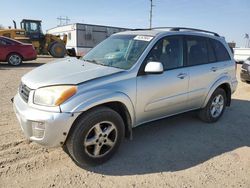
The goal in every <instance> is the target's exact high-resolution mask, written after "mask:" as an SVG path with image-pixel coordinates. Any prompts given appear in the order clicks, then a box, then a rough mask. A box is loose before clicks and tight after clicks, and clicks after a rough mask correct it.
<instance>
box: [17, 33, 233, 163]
mask: <svg viewBox="0 0 250 188" xmlns="http://www.w3.org/2000/svg"><path fill="white" fill-rule="evenodd" d="M235 74H236V73H235V62H234V60H233V55H232V53H231V50H230V48H229V46H228V45H227V43H226V42H225V40H224V38H223V37H220V36H219V35H218V34H216V33H213V32H209V31H204V30H197V29H189V28H170V29H164V28H158V29H152V30H133V31H126V32H122V33H118V34H114V35H112V36H111V37H109V38H108V39H106V40H105V41H103V42H102V43H100V44H99V45H97V46H96V47H95V48H93V49H92V50H91V51H90V52H89V53H88V54H86V55H85V56H84V57H82V58H80V59H76V58H72V57H68V58H65V59H62V60H57V61H54V62H52V63H48V64H46V65H43V66H40V67H39V68H36V69H34V70H32V71H31V72H29V73H27V74H26V75H24V76H23V77H22V79H21V84H20V88H19V92H18V94H17V95H16V96H15V97H14V100H13V102H14V110H15V112H16V116H17V118H18V120H19V122H20V124H21V128H22V130H23V132H24V134H25V136H26V137H27V138H28V139H30V140H32V141H34V142H37V143H39V144H42V145H45V146H50V147H55V146H62V147H63V148H64V149H65V150H66V151H67V152H68V153H69V155H70V156H71V157H72V158H73V159H74V161H75V162H76V163H77V164H78V165H80V166H84V165H86V164H87V165H90V164H92V165H93V164H100V163H103V162H105V161H107V160H108V159H109V158H111V156H112V155H113V154H114V153H115V151H116V150H117V149H118V147H119V145H120V143H121V141H122V139H123V138H124V137H125V136H126V137H128V138H132V128H134V127H136V126H138V125H141V124H144V123H146V122H149V121H153V120H157V119H161V118H164V117H168V116H172V115H175V114H179V113H183V112H187V111H191V110H198V114H199V117H200V118H201V119H202V120H203V121H205V122H209V123H211V122H215V121H217V120H218V119H219V118H220V117H221V115H222V114H223V112H224V110H225V107H226V106H229V105H230V102H231V95H232V93H233V92H234V91H235V89H236V86H237V80H236V76H235Z"/></svg>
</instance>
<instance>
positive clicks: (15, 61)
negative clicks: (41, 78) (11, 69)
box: [7, 53, 23, 66]
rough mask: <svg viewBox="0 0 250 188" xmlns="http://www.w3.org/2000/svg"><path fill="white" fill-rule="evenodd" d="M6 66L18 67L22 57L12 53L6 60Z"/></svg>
mask: <svg viewBox="0 0 250 188" xmlns="http://www.w3.org/2000/svg"><path fill="white" fill-rule="evenodd" d="M7 61H8V64H9V65H11V66H19V65H21V64H22V62H23V59H22V57H21V56H20V55H19V54H17V53H12V54H10V55H9V56H8V58H7Z"/></svg>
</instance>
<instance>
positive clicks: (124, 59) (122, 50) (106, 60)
mask: <svg viewBox="0 0 250 188" xmlns="http://www.w3.org/2000/svg"><path fill="white" fill-rule="evenodd" d="M152 38H153V37H151V36H141V35H114V36H111V37H109V38H108V39H106V40H104V41H103V42H101V43H100V44H99V45H97V46H96V47H95V48H93V49H92V50H91V51H90V52H89V53H87V54H86V55H85V56H83V57H82V58H81V59H82V60H84V61H88V62H91V63H96V64H100V65H104V66H110V67H116V68H119V69H126V70H127V69H130V68H131V67H132V66H133V65H134V64H135V63H136V61H137V60H138V58H139V57H140V55H141V54H142V53H143V51H144V50H145V48H146V47H147V45H148V44H149V42H150V41H151V40H152Z"/></svg>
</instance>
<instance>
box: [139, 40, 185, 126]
mask: <svg viewBox="0 0 250 188" xmlns="http://www.w3.org/2000/svg"><path fill="white" fill-rule="evenodd" d="M183 59H184V58H183V38H182V37H181V36H170V37H165V38H163V39H160V40H159V41H158V42H157V43H156V45H155V46H154V47H153V48H152V50H151V52H150V53H149V54H148V56H147V58H146V59H145V62H144V63H143V64H144V65H143V64H142V66H144V67H145V65H146V64H147V62H150V61H157V62H161V63H162V64H163V68H164V72H163V73H161V74H147V73H145V72H141V73H139V74H138V77H137V103H136V117H137V120H136V121H137V125H138V124H142V123H144V122H147V121H151V120H154V119H159V118H162V117H165V116H169V115H172V114H176V113H180V112H183V111H186V110H187V97H188V82H189V72H188V67H184V61H183ZM144 67H142V70H144Z"/></svg>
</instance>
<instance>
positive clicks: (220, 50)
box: [210, 39, 231, 61]
mask: <svg viewBox="0 0 250 188" xmlns="http://www.w3.org/2000/svg"><path fill="white" fill-rule="evenodd" d="M210 41H211V43H212V46H213V48H214V51H215V55H216V59H217V61H228V60H230V59H231V58H230V56H229V54H228V52H227V50H226V48H225V47H224V46H223V44H222V43H221V42H219V41H217V40H214V39H211V40H210Z"/></svg>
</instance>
